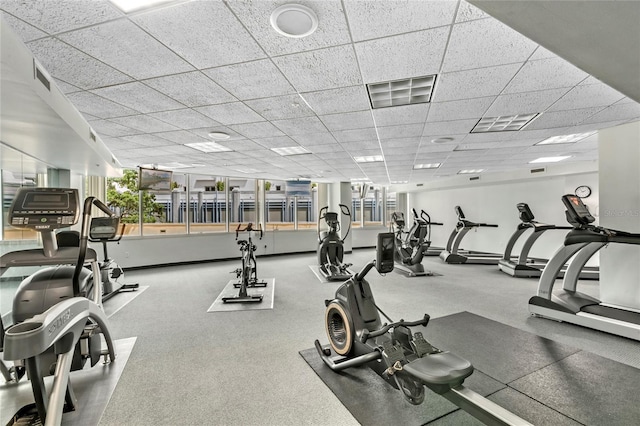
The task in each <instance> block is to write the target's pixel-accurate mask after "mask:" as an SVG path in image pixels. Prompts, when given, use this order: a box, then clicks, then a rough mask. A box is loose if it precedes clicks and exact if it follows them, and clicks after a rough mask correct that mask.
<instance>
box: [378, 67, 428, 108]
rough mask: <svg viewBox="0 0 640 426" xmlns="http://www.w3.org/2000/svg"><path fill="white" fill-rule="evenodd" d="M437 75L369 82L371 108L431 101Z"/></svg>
mask: <svg viewBox="0 0 640 426" xmlns="http://www.w3.org/2000/svg"><path fill="white" fill-rule="evenodd" d="M435 81H436V76H435V75H426V76H422V77H414V78H406V79H404V80H394V81H384V82H380V83H370V84H367V90H368V91H369V100H370V101H371V108H374V109H375V108H386V107H390V106H400V105H410V104H422V103H426V102H431V92H432V91H433V86H434V84H435Z"/></svg>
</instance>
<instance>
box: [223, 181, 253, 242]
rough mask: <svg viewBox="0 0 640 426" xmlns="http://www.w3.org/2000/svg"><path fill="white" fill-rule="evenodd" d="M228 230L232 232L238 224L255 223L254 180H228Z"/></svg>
mask: <svg viewBox="0 0 640 426" xmlns="http://www.w3.org/2000/svg"><path fill="white" fill-rule="evenodd" d="M228 182H229V201H228V203H227V208H228V211H229V230H230V231H234V230H235V229H236V228H237V227H238V225H239V224H243V223H244V224H246V223H248V222H253V223H256V221H257V219H258V217H257V214H256V212H257V211H256V201H257V200H256V180H255V179H242V178H229V179H228Z"/></svg>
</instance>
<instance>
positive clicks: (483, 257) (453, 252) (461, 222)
mask: <svg viewBox="0 0 640 426" xmlns="http://www.w3.org/2000/svg"><path fill="white" fill-rule="evenodd" d="M454 209H455V212H456V214H457V215H458V223H457V224H456V227H455V229H454V230H453V231H452V232H451V234H450V235H449V240H448V241H447V247H446V248H445V249H444V250H443V251H442V252H441V253H440V259H442V260H443V261H445V262H446V263H454V264H460V263H475V264H481V265H497V264H498V260H500V258H502V255H501V254H497V253H486V252H481V251H466V250H465V251H462V250H460V242H461V241H462V239H463V238H464V236H465V235H467V233H468V232H469V231H471V230H472V229H477V228H497V227H498V225H494V224H489V223H477V222H471V221H470V220H467V219H466V218H465V215H464V212H463V211H462V208H460V206H455V207H454Z"/></svg>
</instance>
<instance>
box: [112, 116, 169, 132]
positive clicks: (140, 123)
mask: <svg viewBox="0 0 640 426" xmlns="http://www.w3.org/2000/svg"><path fill="white" fill-rule="evenodd" d="M111 121H113V122H114V123H118V124H121V125H123V126H128V127H131V128H132V129H135V130H140V131H141V132H145V133H153V132H168V131H170V130H177V127H175V126H172V125H171V124H167V123H165V122H164V121H160V120H158V119H156V118H153V117H149V116H148V115H132V116H129V117H117V118H112V119H111Z"/></svg>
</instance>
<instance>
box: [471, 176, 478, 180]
mask: <svg viewBox="0 0 640 426" xmlns="http://www.w3.org/2000/svg"><path fill="white" fill-rule="evenodd" d="M469 180H480V176H473V177H470V178H469Z"/></svg>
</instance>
